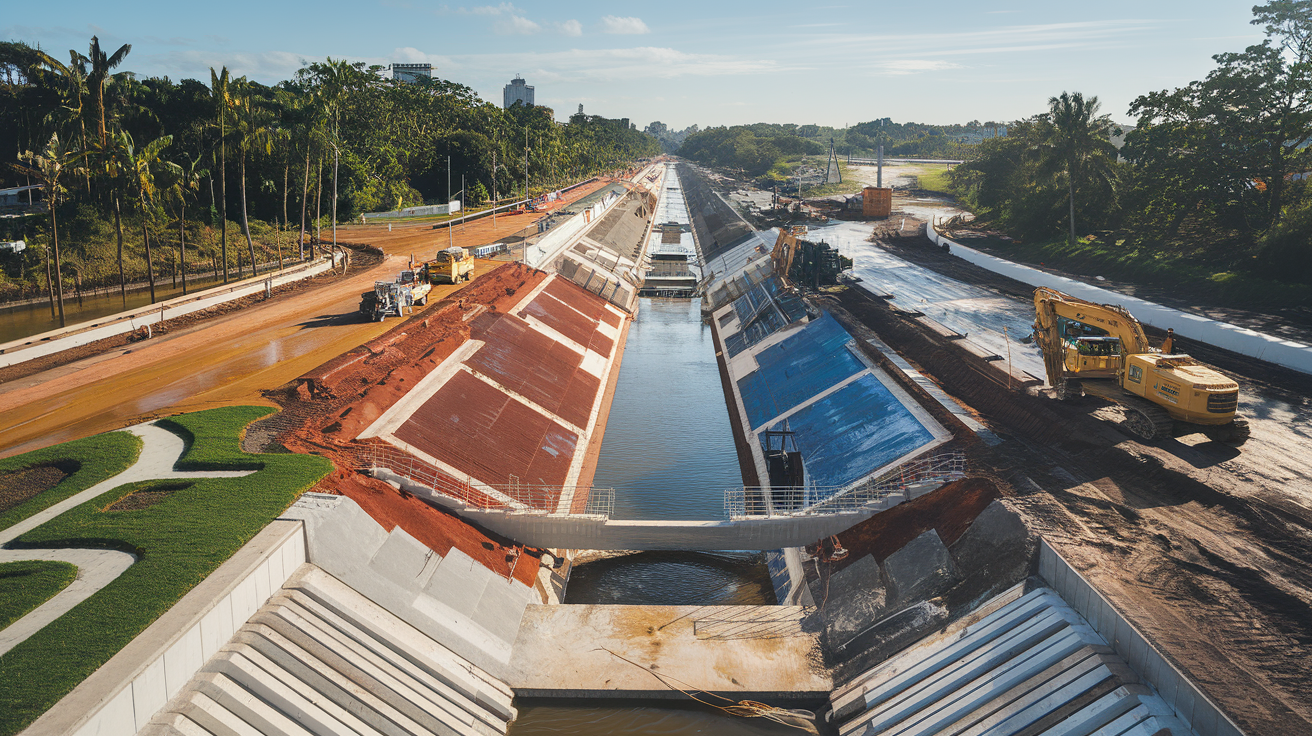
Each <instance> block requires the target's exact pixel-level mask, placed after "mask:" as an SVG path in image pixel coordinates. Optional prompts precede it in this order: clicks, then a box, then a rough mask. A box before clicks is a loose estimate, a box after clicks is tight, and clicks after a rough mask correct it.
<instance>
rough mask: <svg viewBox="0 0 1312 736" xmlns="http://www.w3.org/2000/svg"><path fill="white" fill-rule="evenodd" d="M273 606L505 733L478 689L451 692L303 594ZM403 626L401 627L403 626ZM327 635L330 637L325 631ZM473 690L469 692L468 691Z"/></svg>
mask: <svg viewBox="0 0 1312 736" xmlns="http://www.w3.org/2000/svg"><path fill="white" fill-rule="evenodd" d="M271 604H272V605H279V606H286V607H287V608H288V609H290V610H292V611H295V612H296V613H298V614H299V615H301V616H302V617H304V618H307V619H313V621H314V623H315V625H317V626H319V627H320V628H321V629H326V628H327V627H331V635H335V636H337V637H338V638H341V637H345V638H347V639H349V640H350V641H351V642H353V643H355V644H357V645H359V646H360V647H362V648H363V649H364V650H366V651H367V652H368V653H369V656H370V658H371V661H374V662H375V663H376V664H380V665H381V666H385V667H387V668H391V669H394V670H396V671H398V672H401V673H404V674H405V675H406V676H408V677H409V679H410V681H412V682H413V683H416V686H417V687H422V688H425V689H427V690H428V691H430V692H431V693H433V695H434V696H435V697H437V698H440V699H441V700H442V702H443V703H446V704H448V705H449V706H453V707H455V708H458V709H459V710H460V711H461V712H462V713H464V714H467V715H468V716H469V717H472V718H477V719H479V720H481V721H483V722H484V723H485V724H486V725H487V726H489V727H492V728H493V729H494V730H493V731H492V732H493V733H500V732H502V731H504V729H505V719H501V718H499V717H498V716H496V715H494V714H492V713H489V712H488V711H487V710H486V709H484V708H483V707H481V706H480V705H479V704H478V703H477V702H476V697H477V694H478V690H477V688H473V689H467V690H465V691H462V690H460V689H456V688H452V687H451V686H449V685H448V684H447V683H446V681H445V680H444V679H443V678H440V677H437V676H435V675H434V674H433V673H432V672H431V671H430V670H428V669H426V668H423V667H420V666H419V665H417V664H416V663H415V662H414V661H413V660H412V659H410V658H408V657H406V656H404V655H403V654H401V653H400V652H397V651H395V650H393V649H391V648H389V647H388V646H387V645H386V644H385V643H384V642H382V641H380V640H378V639H377V638H375V637H373V636H371V635H369V634H368V633H366V632H363V631H361V630H360V629H358V628H356V627H355V626H353V625H351V624H350V623H349V622H347V621H345V620H343V619H342V618H341V617H340V616H337V615H336V614H334V613H332V612H331V611H329V610H327V609H325V608H323V607H322V606H320V605H319V604H318V603H317V602H315V601H314V600H313V599H311V598H309V597H308V596H306V595H305V594H303V593H300V592H296V593H294V594H292V595H280V596H277V597H275V599H274V600H273V601H271ZM403 625H404V624H403ZM325 633H326V634H329V632H327V631H326V630H325ZM470 690H472V691H470Z"/></svg>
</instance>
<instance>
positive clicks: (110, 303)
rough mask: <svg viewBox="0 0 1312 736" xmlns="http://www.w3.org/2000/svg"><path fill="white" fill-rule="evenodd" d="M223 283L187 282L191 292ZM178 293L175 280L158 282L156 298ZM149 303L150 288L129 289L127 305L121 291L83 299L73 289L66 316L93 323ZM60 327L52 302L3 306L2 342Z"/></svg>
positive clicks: (0, 320)
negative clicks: (52, 311) (52, 313)
mask: <svg viewBox="0 0 1312 736" xmlns="http://www.w3.org/2000/svg"><path fill="white" fill-rule="evenodd" d="M221 282H222V280H219V281H215V280H214V279H207V280H196V279H193V280H191V281H188V282H187V291H188V293H194V292H196V291H199V290H201V289H205V288H208V287H211V286H214V285H215V284H218V283H221ZM175 296H182V285H181V284H178V285H177V286H173V284H172V282H171V281H166V282H163V283H158V284H156V285H155V299H156V301H163V300H165V299H172V298H173V297H175ZM147 304H150V291H149V290H148V289H143V290H140V291H129V292H128V295H127V300H126V306H125V302H124V299H123V295H122V294H121V293H119V292H117V291H111V292H109V293H99V294H84V295H83V297H82V299H81V301H80V302H79V300H78V298H77V293H76V292H74V291H71V290H70V291H65V292H64V319H65V322H67V323H68V325H70V326H72V325H75V324H79V323H81V322H90V321H92V320H96V319H100V318H101V317H107V316H109V315H111V314H118V313H119V312H122V311H124V310H128V309H136V308H137V307H144V306H146V305H147ZM58 327H59V317H58V316H54V317H52V316H50V302H49V301H42V302H37V303H35V304H27V305H23V306H15V307H3V306H0V343H5V342H10V341H12V340H19V339H22V338H24V337H30V336H32V335H39V334H41V333H42V332H49V331H50V330H54V329H57V328H58Z"/></svg>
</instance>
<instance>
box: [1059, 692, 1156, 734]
mask: <svg viewBox="0 0 1312 736" xmlns="http://www.w3.org/2000/svg"><path fill="white" fill-rule="evenodd" d="M1138 705H1139V698H1138V697H1137V696H1135V695H1134V694H1133V693H1131V692H1130V691H1129V690H1128V689H1127V688H1126V687H1118V688H1116V689H1115V690H1113V691H1111V692H1109V693H1107V694H1106V695H1104V696H1102V697H1101V698H1098V699H1097V700H1095V701H1093V702H1092V703H1090V704H1088V705H1087V706H1085V707H1083V708H1081V709H1080V710H1078V711H1076V712H1075V713H1072V714H1071V715H1070V717H1068V718H1066V719H1065V720H1064V721H1062V722H1061V723H1058V724H1057V725H1055V726H1053V727H1052V728H1050V729H1048V730H1047V731H1045V732H1044V736H1084V734H1087V733H1089V732H1091V731H1096V730H1098V729H1100V728H1102V727H1103V726H1106V725H1107V724H1108V723H1111V722H1112V721H1114V720H1116V719H1117V718H1120V717H1121V716H1123V715H1125V714H1126V713H1129V712H1130V711H1131V710H1133V709H1134V708H1135V707H1136V706H1138Z"/></svg>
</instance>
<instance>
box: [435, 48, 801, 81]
mask: <svg viewBox="0 0 1312 736" xmlns="http://www.w3.org/2000/svg"><path fill="white" fill-rule="evenodd" d="M452 60H453V61H454V62H455V63H457V64H459V65H460V66H461V67H462V68H464V69H467V70H469V71H470V72H471V74H478V73H480V72H482V73H488V74H494V75H495V74H498V73H499V72H500V71H501V70H504V69H512V68H513V69H523V70H524V71H525V76H526V77H528V76H532V77H533V78H534V79H535V80H537V79H540V80H543V81H544V82H547V81H553V82H554V81H564V80H572V81H578V80H584V81H587V82H610V81H616V80H632V79H673V78H676V77H718V76H739V75H746V74H764V73H772V74H773V73H778V72H780V71H786V70H789V69H792V68H795V67H783V66H781V65H780V64H779V63H778V62H776V61H773V60H767V59H755V58H747V57H738V56H727V55H722V54H690V53H686V52H683V51H678V50H676V49H670V48H659V47H652V46H641V47H637V48H628V49H571V50H569V51H556V52H547V53H532V54H530V53H509V54H479V55H476V56H457V57H453V59H452Z"/></svg>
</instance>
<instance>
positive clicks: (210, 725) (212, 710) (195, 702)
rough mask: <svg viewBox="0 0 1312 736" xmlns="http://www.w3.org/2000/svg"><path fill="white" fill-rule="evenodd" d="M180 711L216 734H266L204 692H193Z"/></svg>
mask: <svg viewBox="0 0 1312 736" xmlns="http://www.w3.org/2000/svg"><path fill="white" fill-rule="evenodd" d="M178 711H179V712H180V713H181V714H182V715H184V716H186V717H187V718H189V719H190V720H192V721H194V722H195V723H196V724H197V725H199V726H200V727H201V728H203V729H205V730H206V731H208V732H209V733H212V734H214V736H265V734H263V733H261V732H260V730H259V729H257V728H255V727H254V726H252V725H250V724H249V723H247V722H245V721H243V720H242V719H240V718H238V717H237V716H236V715H234V714H233V713H232V712H231V711H229V710H228V709H227V708H224V707H223V706H221V705H219V704H218V703H216V702H214V700H213V699H212V698H210V696H208V695H206V694H204V693H192V695H191V697H190V698H188V700H187V702H186V703H184V704H183V705H181V706H180V707H179V708H178Z"/></svg>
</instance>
